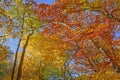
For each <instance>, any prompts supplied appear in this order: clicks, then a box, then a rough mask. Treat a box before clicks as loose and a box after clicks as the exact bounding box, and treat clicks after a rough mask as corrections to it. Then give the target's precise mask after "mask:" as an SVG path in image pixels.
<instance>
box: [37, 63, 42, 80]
mask: <svg viewBox="0 0 120 80" xmlns="http://www.w3.org/2000/svg"><path fill="white" fill-rule="evenodd" d="M38 68H39V72H38V79H39V80H41V79H42V77H41V75H42V74H41V62H40V65H39V67H38Z"/></svg>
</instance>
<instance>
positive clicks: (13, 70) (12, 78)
mask: <svg viewBox="0 0 120 80" xmlns="http://www.w3.org/2000/svg"><path fill="white" fill-rule="evenodd" d="M20 43H21V38H20V39H19V42H18V46H17V49H16V52H15V60H14V63H13V69H12V74H11V80H14V73H15V67H16V62H17V56H18V51H19V47H20Z"/></svg>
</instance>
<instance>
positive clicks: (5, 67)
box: [0, 44, 13, 80]
mask: <svg viewBox="0 0 120 80" xmlns="http://www.w3.org/2000/svg"><path fill="white" fill-rule="evenodd" d="M12 57H13V52H12V51H10V50H9V48H8V47H7V46H4V45H2V44H0V79H1V80H5V79H9V78H10V74H11V68H12V64H13V63H12Z"/></svg>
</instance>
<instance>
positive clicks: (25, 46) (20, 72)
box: [17, 32, 33, 80]
mask: <svg viewBox="0 0 120 80" xmlns="http://www.w3.org/2000/svg"><path fill="white" fill-rule="evenodd" d="M32 34H33V32H32V33H30V34H29V35H28V36H27V39H26V43H25V45H24V47H23V51H22V55H21V60H20V64H19V67H18V74H17V80H20V78H21V76H22V65H23V61H24V56H25V51H26V48H27V45H28V42H29V38H30V36H31V35H32Z"/></svg>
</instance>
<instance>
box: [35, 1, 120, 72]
mask: <svg viewBox="0 0 120 80" xmlns="http://www.w3.org/2000/svg"><path fill="white" fill-rule="evenodd" d="M119 6H120V4H119V1H118V0H109V1H107V0H102V1H100V0H95V1H90V0H69V1H68V0H64V1H63V0H58V1H56V2H55V3H54V4H52V5H46V4H39V5H38V6H37V7H36V10H35V13H36V16H37V17H38V18H42V19H43V20H46V21H48V22H49V23H48V24H47V25H48V26H49V27H46V28H45V29H44V31H43V32H44V33H45V34H48V35H49V34H53V33H56V34H57V35H59V36H60V37H61V39H62V40H63V41H65V42H67V43H70V44H71V45H73V51H74V53H73V57H74V60H75V64H74V65H72V67H73V68H72V69H74V71H77V72H78V73H80V72H81V73H85V74H93V73H99V72H100V71H101V70H103V72H104V71H107V70H104V69H100V67H101V66H104V68H105V67H106V66H108V68H109V69H110V70H112V71H113V72H114V71H116V72H117V73H118V74H119V72H120V66H119V62H118V61H119V57H117V56H118V55H119V54H118V52H119V47H117V46H119V45H118V44H119V42H116V41H119V37H117V38H116V34H118V33H119V27H118V25H119V15H117V14H118V13H119ZM40 13H41V14H40ZM114 42H116V44H114ZM110 64H111V65H110ZM75 65H76V66H75ZM81 65H82V66H81Z"/></svg>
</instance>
